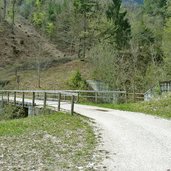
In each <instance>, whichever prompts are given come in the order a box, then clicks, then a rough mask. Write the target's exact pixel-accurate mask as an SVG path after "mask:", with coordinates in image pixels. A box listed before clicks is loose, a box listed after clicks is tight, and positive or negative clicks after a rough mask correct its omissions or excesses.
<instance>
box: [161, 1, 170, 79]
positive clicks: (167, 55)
mask: <svg viewBox="0 0 171 171" xmlns="http://www.w3.org/2000/svg"><path fill="white" fill-rule="evenodd" d="M169 13H171V4H169V7H168V14H169ZM170 47H171V16H170V17H168V19H167V22H166V26H165V28H164V32H163V44H162V48H163V51H164V55H165V69H166V73H167V75H168V76H169V77H170V76H171V69H170V68H171V49H170Z"/></svg>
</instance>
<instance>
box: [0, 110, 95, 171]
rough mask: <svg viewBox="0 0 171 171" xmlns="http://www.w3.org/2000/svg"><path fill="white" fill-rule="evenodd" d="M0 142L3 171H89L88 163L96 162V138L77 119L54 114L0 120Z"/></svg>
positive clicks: (87, 126) (84, 123)
mask: <svg viewBox="0 0 171 171" xmlns="http://www.w3.org/2000/svg"><path fill="white" fill-rule="evenodd" d="M0 143H1V148H0V155H1V156H0V168H3V169H4V170H8V169H12V170H32V169H33V170H71V171H72V170H74V171H77V170H79V169H78V168H79V167H81V168H84V170H92V168H88V164H89V163H95V162H96V161H95V158H93V155H94V149H95V147H96V145H97V141H96V136H95V134H94V132H93V128H92V126H91V125H90V123H89V120H88V119H86V118H83V117H81V116H70V115H69V114H63V113H54V114H51V115H41V116H37V117H29V118H24V119H16V120H8V121H0ZM7 149H8V150H7Z"/></svg>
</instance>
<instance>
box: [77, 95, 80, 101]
mask: <svg viewBox="0 0 171 171" xmlns="http://www.w3.org/2000/svg"><path fill="white" fill-rule="evenodd" d="M79 102H80V92H78V96H77V103H79Z"/></svg>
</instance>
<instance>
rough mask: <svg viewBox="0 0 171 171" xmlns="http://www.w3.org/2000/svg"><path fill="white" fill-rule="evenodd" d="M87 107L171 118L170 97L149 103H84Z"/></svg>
mask: <svg viewBox="0 0 171 171" xmlns="http://www.w3.org/2000/svg"><path fill="white" fill-rule="evenodd" d="M84 104H88V105H93V106H98V107H104V108H110V109H117V110H123V111H132V112H141V113H145V114H150V115H155V116H158V117H162V118H167V119H170V118H171V96H166V97H161V98H159V99H155V100H152V101H149V102H138V103H127V104H95V103H84Z"/></svg>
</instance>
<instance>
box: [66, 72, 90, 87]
mask: <svg viewBox="0 0 171 171" xmlns="http://www.w3.org/2000/svg"><path fill="white" fill-rule="evenodd" d="M68 85H69V87H70V88H71V89H75V90H76V89H77V90H85V89H87V87H88V86H87V83H86V80H85V79H83V78H82V76H81V73H80V71H77V72H75V73H74V74H73V75H72V76H71V78H70V79H69V81H68Z"/></svg>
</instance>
